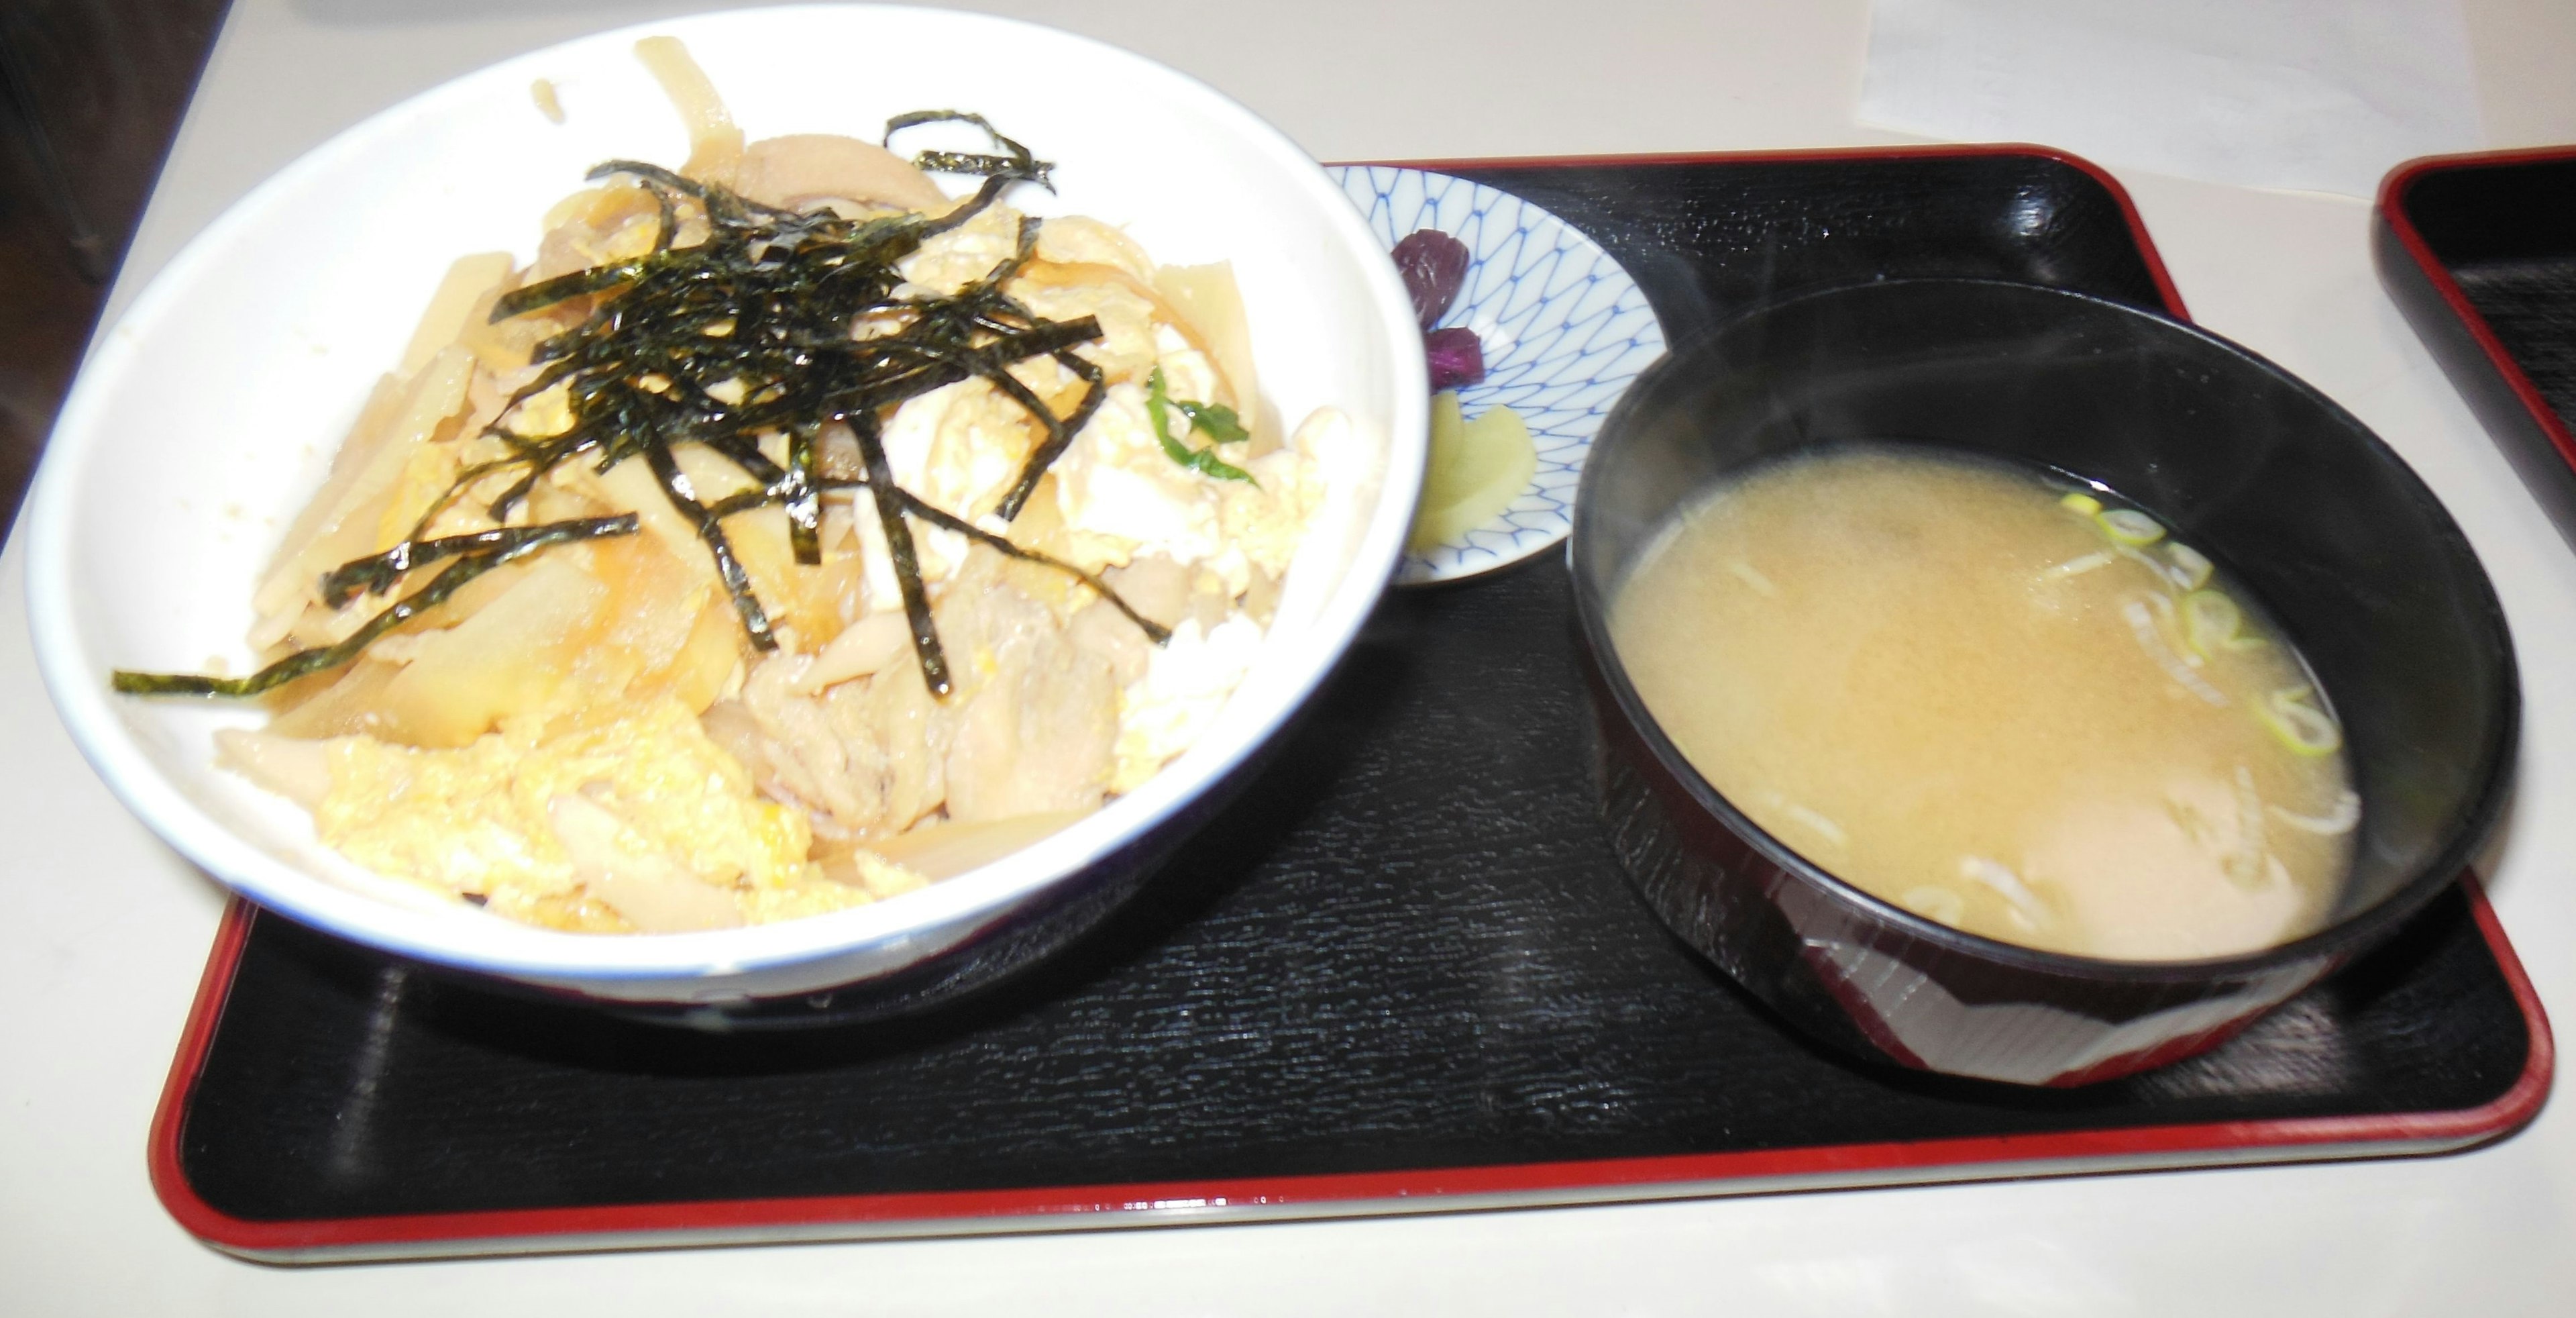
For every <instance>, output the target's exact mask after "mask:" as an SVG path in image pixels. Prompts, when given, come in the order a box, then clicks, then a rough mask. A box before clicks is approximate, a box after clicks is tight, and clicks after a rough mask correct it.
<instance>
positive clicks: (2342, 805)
mask: <svg viewBox="0 0 2576 1318" xmlns="http://www.w3.org/2000/svg"><path fill="white" fill-rule="evenodd" d="M2266 809H2267V811H2268V813H2269V814H2270V815H2271V816H2272V817H2273V818H2274V819H2277V820H2280V821H2281V822H2282V823H2284V824H2287V825H2289V826H2290V827H2292V828H2295V829H2297V830H2299V831H2300V832H2302V833H2314V834H2316V835H2317V836H2319V837H2341V836H2343V835H2344V834H2346V833H2349V832H2351V831H2352V830H2353V828H2354V827H2355V826H2356V825H2358V824H2360V823H2361V798H2360V797H2359V796H2356V795H2354V794H2353V793H2352V792H2351V791H2349V790H2346V791H2345V792H2344V793H2343V794H2342V795H2340V796H2337V797H2336V798H2335V803H2334V810H2333V811H2332V812H2331V813H2328V814H2322V815H2301V814H2292V813H2291V812H2289V811H2287V810H2284V809H2282V808H2281V807H2279V806H2277V805H2276V806H2270V807H2267V808H2266Z"/></svg>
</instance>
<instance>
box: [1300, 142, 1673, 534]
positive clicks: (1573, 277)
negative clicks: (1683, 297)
mask: <svg viewBox="0 0 2576 1318" xmlns="http://www.w3.org/2000/svg"><path fill="white" fill-rule="evenodd" d="M1326 172H1327V173H1330V174H1332V175H1334V176H1335V177H1337V178H1339V179H1340V180H1341V184H1342V191H1343V192H1345V193H1347V194H1349V196H1350V199H1351V201H1352V203H1353V204H1355V205H1357V206H1358V207H1359V208H1360V211H1361V213H1362V214H1364V215H1366V216H1367V217H1368V225H1369V230H1370V231H1371V232H1373V233H1375V234H1376V235H1377V239H1378V241H1379V242H1380V243H1382V244H1384V245H1385V246H1386V247H1387V248H1388V250H1390V251H1392V250H1393V249H1394V247H1395V244H1396V243H1397V242H1398V241H1399V240H1401V239H1402V238H1404V237H1405V236H1406V235H1407V234H1410V233H1413V232H1415V231H1417V230H1421V229H1437V230H1439V231H1440V232H1442V233H1445V234H1448V235H1449V236H1450V237H1452V238H1455V239H1457V240H1458V241H1459V242H1460V243H1462V244H1464V245H1465V246H1466V248H1467V251H1468V253H1469V255H1470V257H1471V261H1470V263H1469V265H1468V267H1467V278H1466V281H1465V282H1464V283H1463V284H1462V285H1461V286H1460V287H1459V290H1458V300H1457V301H1456V302H1454V303H1452V304H1450V307H1449V310H1448V312H1447V313H1446V314H1445V315H1443V316H1442V317H1441V318H1440V324H1441V325H1442V326H1451V325H1459V326H1465V327H1466V328H1468V329H1471V330H1474V331H1475V332H1476V340H1477V342H1478V343H1479V344H1480V345H1481V346H1482V347H1483V348H1484V351H1485V378H1484V379H1483V380H1482V381H1481V382H1479V383H1476V384H1472V385H1468V386H1466V387H1464V388H1461V389H1460V390H1458V403H1459V407H1460V408H1461V410H1463V411H1464V412H1465V413H1466V415H1467V416H1468V417H1470V418H1474V417H1476V416H1479V415H1481V414H1483V413H1484V411H1485V410H1486V409H1488V408H1492V407H1509V408H1511V409H1512V410H1513V411H1515V412H1517V413H1519V414H1520V418H1521V420H1522V421H1523V422H1524V423H1526V424H1527V425H1528V426H1529V431H1530V438H1531V439H1532V440H1534V441H1536V443H1537V445H1538V471H1537V473H1536V474H1535V475H1533V476H1532V477H1531V478H1530V484H1529V488H1528V489H1526V490H1523V491H1522V492H1521V495H1520V497H1519V498H1517V499H1515V500H1513V501H1512V503H1511V506H1510V507H1508V508H1506V509H1504V511H1503V515H1502V516H1501V517H1500V518H1499V519H1497V520H1495V521H1492V522H1488V523H1486V524H1485V525H1484V526H1481V527H1478V528H1477V529H1475V530H1473V531H1470V532H1468V533H1467V536H1466V539H1465V540H1464V541H1462V542H1457V543H1452V544H1444V545H1439V546H1435V547H1434V548H1431V549H1429V550H1426V551H1423V552H1420V553H1411V552H1408V553H1407V554H1406V555H1405V556H1404V566H1403V567H1402V568H1401V569H1399V570H1398V573H1397V576H1396V580H1397V581H1398V582H1400V583H1402V584H1404V585H1419V584H1424V583H1429V582H1438V581H1455V580H1458V579H1460V578H1463V577H1472V576H1475V575H1477V574H1479V573H1483V572H1491V571H1493V570H1494V569H1496V568H1501V567H1508V566H1510V565H1511V564H1514V563H1517V562H1520V561H1521V560H1522V559H1525V558H1528V557H1530V556H1531V555H1533V554H1536V553H1538V552H1540V551H1541V550H1544V549H1547V548H1549V547H1551V546H1553V545H1556V544H1558V543H1560V542H1562V541H1563V540H1564V539H1565V537H1566V534H1567V533H1568V532H1569V531H1571V530H1573V528H1574V487H1575V485H1576V484H1577V483H1578V482H1579V481H1581V479H1582V477H1583V457H1584V455H1585V454H1586V453H1589V452H1590V451H1591V449H1592V437H1593V435H1595V434H1597V433H1599V431H1600V429H1601V420H1602V418H1603V417H1606V416H1608V415H1609V414H1610V408H1611V406H1612V405H1613V404H1615V403H1617V402H1618V401H1619V395H1621V394H1623V393H1625V392H1627V389H1628V386H1629V384H1630V383H1631V382H1633V381H1634V380H1636V378H1637V374H1638V372H1640V371H1643V370H1645V369H1646V368H1647V367H1648V366H1651V365H1653V364H1654V362H1655V361H1656V359H1658V358H1660V357H1662V356H1663V355H1664V330H1663V326H1662V325H1661V324H1660V323H1659V322H1657V321H1656V319H1655V313H1654V310H1653V309H1652V308H1651V307H1649V306H1647V305H1646V295H1645V294H1644V293H1643V292H1641V291H1639V289H1638V288H1637V281H1636V280H1634V279H1631V278H1629V277H1628V272H1627V271H1626V270H1625V269H1623V268H1621V267H1620V265H1619V263H1618V262H1617V261H1615V260H1613V259H1611V257H1610V254H1609V253H1607V252H1604V251H1602V250H1601V247H1600V245H1599V244H1597V243H1595V242H1593V241H1592V240H1591V239H1590V238H1587V237H1585V236H1584V235H1583V233H1582V231H1581V230H1578V229H1576V228H1575V227H1574V226H1573V225H1570V224H1567V223H1566V222H1565V221H1563V220H1560V219H1558V218H1557V217H1555V216H1553V215H1550V214H1548V213H1547V212H1546V211H1544V210H1541V209H1540V208H1539V207H1537V206H1535V205H1533V204H1531V203H1529V202H1526V201H1523V200H1521V199H1520V198H1518V197H1515V196H1513V195H1512V194H1510V193H1508V192H1503V191H1501V190H1499V189H1496V188H1490V187H1487V186H1485V185H1484V184H1482V183H1474V182H1470V181H1468V180H1466V179H1462V178H1456V177H1453V176H1451V175H1448V174H1439V173H1434V172H1432V171H1430V170H1427V169H1406V168H1402V167H1400V166H1394V165H1336V166H1333V167H1332V168H1330V169H1328V170H1327V171H1326Z"/></svg>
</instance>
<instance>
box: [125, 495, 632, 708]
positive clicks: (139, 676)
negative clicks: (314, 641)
mask: <svg viewBox="0 0 2576 1318" xmlns="http://www.w3.org/2000/svg"><path fill="white" fill-rule="evenodd" d="M505 529H508V530H511V531H514V532H517V533H518V534H516V535H515V536H514V537H512V538H510V539H508V540H506V541H503V542H501V543H499V544H498V545H497V546H496V547H493V548H488V549H480V550H460V551H457V552H456V553H455V555H454V557H455V558H456V561H455V562H453V563H450V564H448V565H447V566H446V567H445V568H443V569H441V570H440V572H439V574H438V575H437V576H435V577H432V578H430V580H429V584H428V585H426V586H423V587H421V588H420V589H418V590H416V591H413V592H412V593H411V594H409V595H406V596H404V597H403V598H402V599H401V600H399V601H396V602H395V604H394V605H393V606H392V607H391V608H388V609H386V610H385V611H384V612H382V613H379V614H377V615H376V616H374V617H372V618H369V619H367V620H366V622H365V623H363V624H361V625H360V626H359V628H358V630H356V631H354V632H351V633H349V635H348V636H347V637H346V638H344V639H342V640H340V641H339V642H337V643H336V644H332V645H325V646H318V647H316V648H314V649H310V650H298V651H296V652H295V653H293V654H290V655H288V656H286V657H285V658H283V659H280V660H278V661H277V662H275V663H273V664H270V665H269V666H267V667H266V668H263V669H260V670H259V671H258V672H256V673H253V674H251V675H250V676H248V677H206V676H203V675H200V674H195V673H130V672H125V671H123V670H119V671H118V672H117V673H116V675H115V677H114V679H113V682H114V685H115V687H116V689H117V690H118V691H121V692H124V693H125V694H127V695H136V696H256V695H260V694H262V693H264V692H268V691H274V690H276V689H277V688H279V687H282V686H284V685H286V684H287V683H289V682H292V681H294V680H295V679H297V678H299V677H310V676H312V675H313V674H315V673H320V672H325V671H328V670H330V669H333V668H339V667H341V666H343V665H345V664H348V663H349V662H350V661H352V660H354V659H356V658H357V657H358V653H359V651H362V650H364V649H366V648H367V646H368V645H370V644H372V643H373V642H374V641H375V639H376V638H377V637H379V636H382V635H384V634H385V633H386V632H389V631H392V630H393V629H394V628H396V627H399V626H401V625H403V624H404V623H406V622H409V621H411V620H412V619H414V618H417V617H419V616H420V615H421V614H423V613H425V612H427V611H429V610H430V609H433V608H436V607H438V606H439V605H440V604H442V603H445V602H446V600H447V597H448V596H450V595H453V594H455V593H456V592H457V591H458V590H459V589H461V588H462V587H463V586H464V585H465V583H466V582H469V581H472V580H473V579H475V578H476V577H479V576H481V575H483V574H484V573H486V572H489V571H491V570H492V569H494V568H496V567H499V566H501V565H502V564H504V563H507V562H510V561H512V560H513V559H519V558H525V557H526V556H528V555H530V554H533V553H535V552H537V551H538V550H540V549H544V548H546V547H547V546H549V545H558V544H563V543H566V542H569V541H573V540H597V539H600V538H603V537H606V536H612V535H633V534H634V533H635V515H634V514H632V513H629V514H627V515H626V516H623V517H592V518H584V519H582V520H580V521H572V522H552V523H548V524H547V525H544V526H524V527H509V528H505ZM471 538H472V537H467V536H459V537H454V539H460V540H461V539H471ZM430 543H431V544H438V543H440V542H438V541H431V542H430ZM389 552H390V551H389ZM367 562H369V560H367V559H359V560H357V562H354V563H350V564H347V565H345V566H343V567H342V568H341V569H339V571H344V572H345V571H348V570H350V569H352V568H358V567H361V566H363V565H365V564H366V563H367ZM333 575H335V576H336V575H338V574H337V573H336V572H335V573H334V574H333Z"/></svg>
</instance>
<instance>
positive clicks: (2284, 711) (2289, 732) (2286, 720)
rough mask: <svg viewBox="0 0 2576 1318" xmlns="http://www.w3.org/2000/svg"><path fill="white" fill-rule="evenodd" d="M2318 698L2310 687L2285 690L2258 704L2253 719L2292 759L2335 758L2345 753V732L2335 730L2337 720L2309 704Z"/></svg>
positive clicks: (2314, 690)
mask: <svg viewBox="0 0 2576 1318" xmlns="http://www.w3.org/2000/svg"><path fill="white" fill-rule="evenodd" d="M2315 694H2316V688H2314V687H2311V686H2305V685H2301V686H2292V687H2283V688H2281V689H2280V690H2278V691H2275V692H2273V693H2272V694H2271V695H2269V696H2266V697H2264V698H2263V699H2261V700H2259V701H2257V702H2256V703H2255V705H2254V716H2255V717H2256V718H2259V719H2261V720H2262V721H2263V726H2264V727H2267V728H2270V729H2271V730H2272V735H2273V737H2275V738H2276V739H2278V740H2279V741H2280V743H2281V744H2282V745H2283V746H2286V747H2288V748H2289V749H2290V753H2291V754H2293V755H2305V756H2317V755H2332V754H2334V753H2335V752H2336V751H2339V750H2341V749H2343V729H2342V728H2339V727H2337V726H2335V721H2334V717H2333V716H2332V715H2330V714H2328V713H2326V712H2325V711H2324V710H2322V709H2319V708H2317V707H2316V706H2314V705H2312V704H2309V703H2308V698H2309V697H2310V696H2312V695H2315Z"/></svg>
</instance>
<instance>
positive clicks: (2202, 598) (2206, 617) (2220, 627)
mask: <svg viewBox="0 0 2576 1318" xmlns="http://www.w3.org/2000/svg"><path fill="white" fill-rule="evenodd" d="M2182 624H2183V627H2182V630H2183V639H2184V640H2186V641H2188V642H2190V643H2191V648H2192V649H2194V650H2197V651H2199V652H2200V653H2202V654H2204V655H2210V656H2215V655H2217V653H2218V652H2219V651H2221V650H2232V649H2235V648H2236V645H2235V642H2236V639H2237V637H2238V635H2239V634H2240V633H2242V632H2243V631H2244V629H2245V611H2244V610H2243V609H2240V608H2238V607H2236V601H2234V600H2232V599H2229V598H2228V597H2227V596H2225V595H2223V594H2220V593H2219V592H2217V591H2214V590H2195V591H2193V592H2192V593H2190V594H2188V595H2185V596H2183V597H2182Z"/></svg>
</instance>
